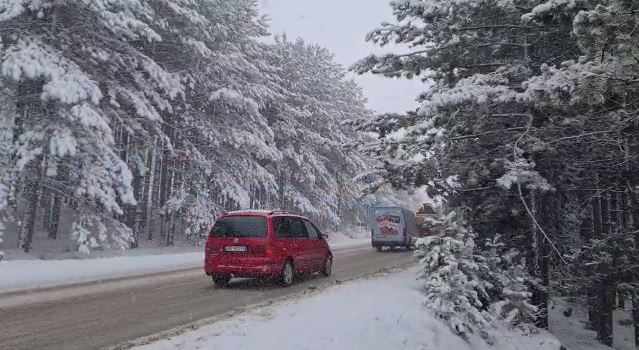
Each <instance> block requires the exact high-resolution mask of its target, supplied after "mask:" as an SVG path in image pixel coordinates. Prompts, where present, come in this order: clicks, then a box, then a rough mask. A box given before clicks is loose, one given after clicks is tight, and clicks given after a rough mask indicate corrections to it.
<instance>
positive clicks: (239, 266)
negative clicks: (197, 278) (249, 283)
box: [204, 257, 284, 277]
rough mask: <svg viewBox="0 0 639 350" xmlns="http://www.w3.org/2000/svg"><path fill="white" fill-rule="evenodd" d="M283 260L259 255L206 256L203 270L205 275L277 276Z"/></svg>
mask: <svg viewBox="0 0 639 350" xmlns="http://www.w3.org/2000/svg"><path fill="white" fill-rule="evenodd" d="M283 266H284V262H283V261H278V260H277V259H274V258H266V257H264V258H261V257H236V258H228V257H207V258H206V260H205V262H204V271H205V272H206V274H207V275H209V276H211V275H233V276H236V277H259V276H277V275H279V274H280V273H281V272H282V268H283Z"/></svg>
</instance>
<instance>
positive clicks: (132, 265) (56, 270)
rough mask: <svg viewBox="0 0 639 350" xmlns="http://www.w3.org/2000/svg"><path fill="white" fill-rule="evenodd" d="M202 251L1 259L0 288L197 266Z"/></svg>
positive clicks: (199, 264) (56, 283) (199, 262)
mask: <svg viewBox="0 0 639 350" xmlns="http://www.w3.org/2000/svg"><path fill="white" fill-rule="evenodd" d="M203 261H204V252H202V251H200V252H195V253H184V254H163V255H145V256H119V257H112V258H101V259H83V260H11V261H0V289H14V288H28V287H42V286H47V285H59V284H63V283H64V284H71V283H77V282H85V281H91V280H96V279H102V278H113V277H121V276H129V275H140V274H149V273H155V272H162V271H171V270H179V269H183V268H189V267H198V266H201V265H202V262H203Z"/></svg>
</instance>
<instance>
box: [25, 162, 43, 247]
mask: <svg viewBox="0 0 639 350" xmlns="http://www.w3.org/2000/svg"><path fill="white" fill-rule="evenodd" d="M27 169H28V170H27V171H28V172H29V174H30V175H31V177H30V178H29V180H28V181H27V183H26V187H25V200H26V209H25V212H24V215H23V223H24V225H23V226H22V227H21V229H23V230H24V232H22V233H21V234H20V236H21V237H24V241H23V242H22V249H23V250H24V252H25V253H29V252H31V248H32V247H33V233H34V230H35V224H36V216H37V213H38V186H39V182H40V157H37V158H36V159H34V160H33V161H31V164H30V166H29V167H28V168H27Z"/></svg>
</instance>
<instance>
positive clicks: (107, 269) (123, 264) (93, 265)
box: [0, 238, 370, 293]
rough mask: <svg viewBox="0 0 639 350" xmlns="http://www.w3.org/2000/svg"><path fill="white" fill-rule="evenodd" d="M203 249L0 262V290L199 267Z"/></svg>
mask: <svg viewBox="0 0 639 350" xmlns="http://www.w3.org/2000/svg"><path fill="white" fill-rule="evenodd" d="M366 246H370V240H369V239H367V238H366V239H351V240H342V241H339V242H337V243H332V244H331V248H332V249H334V250H347V249H352V248H357V247H366ZM203 249H204V248H197V251H196V252H190V253H178V254H150V255H142V256H117V257H109V258H99V259H81V260H80V259H66V260H9V261H0V293H2V292H3V291H7V290H14V289H22V288H34V287H48V286H61V285H69V284H74V283H82V282H89V281H96V280H102V279H115V278H123V277H130V276H142V275H148V274H156V273H161V272H170V271H177V270H184V269H189V268H197V267H201V266H202V264H203V261H204V252H203Z"/></svg>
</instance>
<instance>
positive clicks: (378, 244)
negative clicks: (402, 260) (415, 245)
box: [371, 240, 406, 248]
mask: <svg viewBox="0 0 639 350" xmlns="http://www.w3.org/2000/svg"><path fill="white" fill-rule="evenodd" d="M371 245H372V246H373V247H374V248H376V247H403V246H405V245H406V241H405V240H401V241H371Z"/></svg>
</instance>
